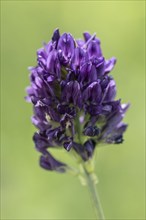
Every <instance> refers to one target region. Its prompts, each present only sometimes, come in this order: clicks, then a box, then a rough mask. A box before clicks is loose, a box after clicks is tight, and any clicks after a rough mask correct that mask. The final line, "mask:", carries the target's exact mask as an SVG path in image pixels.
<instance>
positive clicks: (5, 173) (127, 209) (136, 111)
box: [1, 0, 145, 220]
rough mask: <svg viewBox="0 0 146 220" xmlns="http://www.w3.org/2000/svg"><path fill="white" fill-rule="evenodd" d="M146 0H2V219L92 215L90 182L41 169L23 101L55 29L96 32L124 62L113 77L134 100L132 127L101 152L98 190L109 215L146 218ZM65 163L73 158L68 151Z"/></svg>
mask: <svg viewBox="0 0 146 220" xmlns="http://www.w3.org/2000/svg"><path fill="white" fill-rule="evenodd" d="M144 5H145V1H41V0H40V1H35V0H33V1H4V0H3V1H2V2H1V6H2V8H1V19H2V20H1V30H2V33H1V49H2V52H1V91H2V93H1V95H2V97H1V98H2V99H1V104H2V105H1V109H2V111H1V116H2V117H1V136H2V140H1V153H2V154H1V162H2V166H1V167H2V178H1V179H2V204H1V205H2V207H1V211H2V212H1V218H2V219H15V220H16V219H20V220H22V219H25V220H27V219H29V220H31V219H35V220H37V219H46V220H47V219H48V220H49V219H54V220H55V219H58V220H59V219H94V213H93V209H92V205H91V202H90V199H89V195H88V191H87V189H86V187H82V186H81V185H80V182H79V180H78V179H77V178H76V177H73V176H70V175H69V174H57V173H53V172H47V171H45V170H43V169H41V168H40V167H39V166H38V158H39V153H38V152H36V151H35V149H34V144H33V142H32V135H33V132H34V131H35V128H34V127H33V126H32V125H31V122H30V116H31V115H32V106H31V105H30V104H27V103H25V100H24V98H23V97H24V96H25V87H26V86H27V85H28V84H29V79H28V74H29V73H28V70H27V67H28V66H32V65H35V64H36V50H37V49H38V48H40V47H41V46H42V43H43V42H44V41H45V42H48V41H49V39H50V37H51V35H52V32H53V30H54V29H55V28H56V27H59V28H60V31H61V33H63V32H71V33H72V34H73V36H74V37H75V38H81V35H82V32H84V31H86V30H88V31H90V32H91V33H94V32H96V33H97V36H98V37H99V38H100V39H101V43H102V44H101V45H102V50H103V53H104V55H105V57H106V58H110V57H111V56H115V57H117V59H118V62H117V64H116V67H115V69H114V70H113V73H112V74H113V76H114V78H115V80H116V83H117V88H118V94H117V98H120V97H121V98H122V101H123V102H130V103H131V108H130V109H129V111H128V113H127V115H126V117H125V122H127V123H128V124H129V128H128V130H127V132H126V133H125V136H124V137H125V142H124V143H123V144H122V145H111V146H109V147H102V148H99V149H98V151H97V160H96V173H97V174H98V178H99V180H100V181H99V184H98V190H99V194H100V197H101V201H102V205H103V208H104V212H105V216H106V218H107V219H116V220H118V219H121V220H124V219H139V220H140V219H145V215H144V211H145V210H144V208H145V203H144V202H145V200H144V199H145V198H144V195H145V184H144V181H145V178H144V177H145V166H144V159H145V158H144V155H145V154H144V137H145V132H144V112H145V105H144V103H145V97H144V82H145V79H144V62H145V54H144V39H145V34H144V32H145V29H144V20H145V12H144ZM55 154H56V155H57V157H58V158H60V160H62V161H64V160H67V161H68V162H69V163H72V159H71V158H70V157H69V156H68V154H67V153H66V152H65V151H64V150H63V151H61V152H59V153H58V152H55Z"/></svg>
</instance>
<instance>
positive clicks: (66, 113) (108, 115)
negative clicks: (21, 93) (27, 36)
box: [26, 29, 129, 172]
mask: <svg viewBox="0 0 146 220" xmlns="http://www.w3.org/2000/svg"><path fill="white" fill-rule="evenodd" d="M83 36H84V40H81V39H80V40H75V39H74V38H73V37H72V35H71V34H69V33H64V34H63V35H60V33H59V30H58V29H56V30H55V31H54V33H53V36H52V39H51V41H49V43H47V44H45V45H44V47H43V48H41V49H39V50H38V51H37V65H36V67H31V68H29V70H30V72H31V74H30V81H31V85H30V86H29V87H28V88H27V94H28V96H27V97H26V99H27V101H29V102H32V104H33V109H34V115H33V117H32V123H33V124H34V125H35V126H36V127H37V129H38V131H37V133H35V134H34V136H33V140H34V143H35V147H36V149H37V150H38V151H39V152H40V153H41V154H42V156H41V158H40V165H41V167H43V168H45V169H47V170H56V171H58V172H65V171H66V169H67V167H68V166H67V165H66V164H64V163H62V162H59V161H58V160H56V159H54V158H53V156H52V155H51V154H50V153H49V151H48V149H49V148H62V149H63V148H65V149H66V150H67V151H70V150H71V149H72V151H75V152H76V154H77V155H78V156H79V157H80V158H81V160H83V161H88V160H90V159H91V158H92V157H93V153H94V150H95V147H96V146H98V145H100V143H104V144H119V143H122V142H123V133H124V132H125V130H126V128H127V125H126V124H124V123H123V122H122V120H123V118H124V115H125V113H126V111H127V109H128V107H129V105H128V104H121V101H120V100H115V97H116V84H115V81H114V79H113V78H112V77H111V76H110V75H109V73H110V71H111V70H112V69H113V68H114V65H115V63H116V59H115V58H114V57H112V58H111V59H109V60H106V59H105V58H104V56H103V55H102V50H101V47H100V40H99V39H98V38H96V35H95V34H94V35H90V34H89V33H87V32H86V33H84V34H83Z"/></svg>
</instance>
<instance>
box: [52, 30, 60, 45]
mask: <svg viewBox="0 0 146 220" xmlns="http://www.w3.org/2000/svg"><path fill="white" fill-rule="evenodd" d="M59 38H60V33H59V28H56V29H55V31H54V33H53V36H52V41H53V42H58V40H59Z"/></svg>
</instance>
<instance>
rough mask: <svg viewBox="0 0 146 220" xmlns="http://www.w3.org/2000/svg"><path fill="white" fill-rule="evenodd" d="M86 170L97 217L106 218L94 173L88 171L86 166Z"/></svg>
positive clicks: (101, 219) (102, 219)
mask: <svg viewBox="0 0 146 220" xmlns="http://www.w3.org/2000/svg"><path fill="white" fill-rule="evenodd" d="M84 171H85V175H86V180H87V186H88V189H89V192H90V196H91V199H92V203H93V206H94V210H95V214H96V217H97V218H96V219H100V220H104V219H105V217H104V213H103V210H102V206H101V203H100V199H99V195H98V192H97V189H96V185H95V183H94V181H93V178H92V173H88V172H87V171H86V170H85V168H84Z"/></svg>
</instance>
